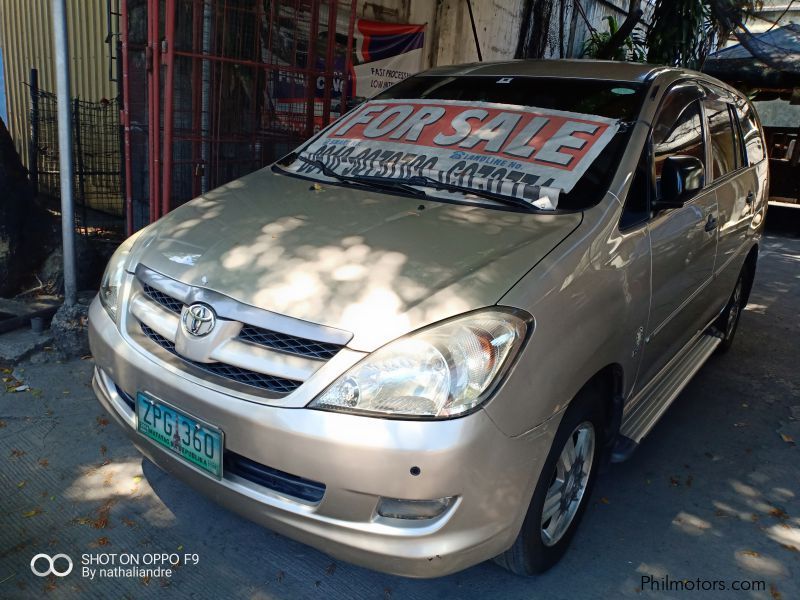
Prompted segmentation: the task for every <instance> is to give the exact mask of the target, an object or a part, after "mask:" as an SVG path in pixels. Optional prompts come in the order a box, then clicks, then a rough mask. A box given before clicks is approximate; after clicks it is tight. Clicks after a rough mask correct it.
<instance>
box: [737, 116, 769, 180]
mask: <svg viewBox="0 0 800 600" xmlns="http://www.w3.org/2000/svg"><path fill="white" fill-rule="evenodd" d="M736 112H737V113H738V115H739V124H740V125H741V126H742V137H743V138H744V147H745V150H746V151H747V162H749V163H750V164H751V165H752V164H755V163H757V162H761V161H762V160H764V142H763V140H762V139H761V131H759V129H758V122H757V121H756V115H755V111H754V110H753V107H752V106H750V104H749V103H744V102H743V103H742V104H741V105H739V106H737V107H736Z"/></svg>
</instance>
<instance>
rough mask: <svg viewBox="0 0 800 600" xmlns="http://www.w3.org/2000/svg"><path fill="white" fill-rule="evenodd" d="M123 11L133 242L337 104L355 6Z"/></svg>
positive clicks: (344, 84)
mask: <svg viewBox="0 0 800 600" xmlns="http://www.w3.org/2000/svg"><path fill="white" fill-rule="evenodd" d="M122 4H123V10H122V17H121V24H120V28H121V30H122V61H123V97H124V102H123V116H122V121H123V125H124V131H125V149H126V175H127V177H126V184H127V189H126V200H127V203H128V204H127V205H128V223H129V228H130V229H131V231H133V230H135V229H138V228H139V227H141V226H142V225H144V224H146V223H147V222H152V221H154V220H155V219H157V218H158V217H159V216H161V215H163V214H164V213H166V212H168V211H169V210H171V209H172V208H175V207H176V206H178V205H179V204H181V203H183V202H185V201H187V200H189V199H191V198H193V197H195V196H198V195H200V194H201V193H203V192H205V191H207V190H209V189H213V188H215V187H217V186H219V185H222V184H223V183H226V182H227V181H230V180H232V179H235V178H237V177H240V176H242V175H244V174H246V173H249V172H251V171H253V170H255V169H258V168H260V167H262V166H264V165H267V164H269V163H271V162H272V161H274V160H275V159H277V158H278V157H280V156H281V155H282V154H284V153H286V152H288V151H289V150H290V149H291V148H292V147H293V146H295V145H297V144H298V143H300V142H301V141H302V140H304V139H306V138H308V137H310V136H311V135H312V134H313V133H314V131H315V130H317V129H319V128H320V127H322V126H324V125H326V124H327V123H329V122H330V121H331V119H334V118H336V117H337V116H339V115H340V114H341V112H342V109H343V105H344V104H346V100H345V99H346V98H348V76H347V75H346V74H348V73H350V72H351V68H352V44H353V27H354V21H355V0H127V2H123V3H122ZM145 180H146V181H145ZM145 196H146V199H145V198H144V197H145Z"/></svg>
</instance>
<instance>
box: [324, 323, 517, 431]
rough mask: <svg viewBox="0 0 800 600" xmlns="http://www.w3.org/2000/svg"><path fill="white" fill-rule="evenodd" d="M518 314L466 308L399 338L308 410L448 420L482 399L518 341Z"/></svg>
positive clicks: (488, 392)
mask: <svg viewBox="0 0 800 600" xmlns="http://www.w3.org/2000/svg"><path fill="white" fill-rule="evenodd" d="M529 321H530V319H529V318H527V319H526V318H525V316H524V315H523V313H521V311H515V312H511V311H505V310H502V309H489V310H483V311H478V312H474V313H470V314H468V315H465V316H463V317H458V318H456V319H453V320H450V321H446V322H444V323H442V324H440V325H435V326H433V327H429V328H427V329H423V330H421V331H419V332H417V333H413V334H410V335H408V336H405V337H402V338H399V339H398V340H395V341H394V342H391V343H389V344H387V345H386V346H384V347H383V348H380V349H379V350H377V351H375V352H374V353H372V354H370V355H369V356H367V357H366V358H365V359H364V360H362V361H361V362H360V363H358V364H357V365H355V366H354V367H352V368H351V369H350V370H349V371H348V372H347V373H345V374H344V375H342V376H341V377H340V378H339V379H338V380H337V381H336V382H334V383H333V385H331V386H330V387H329V388H328V389H327V390H325V391H324V392H323V393H322V395H320V396H318V397H317V398H316V399H315V400H314V401H313V402H311V404H309V408H319V409H325V410H338V411H346V412H360V413H374V414H380V415H392V416H410V417H422V418H425V417H427V418H447V417H454V416H457V415H460V414H463V413H466V412H468V411H469V410H471V409H473V408H475V407H476V406H478V405H479V404H480V403H481V402H483V401H484V400H486V398H487V397H488V396H489V394H490V393H491V392H492V389H493V388H494V384H495V383H496V382H497V381H499V380H500V378H501V376H502V375H503V373H505V371H506V369H507V368H508V366H509V365H510V364H511V362H512V360H513V358H514V356H515V355H516V354H517V352H518V351H519V349H520V347H521V346H522V342H523V341H524V339H525V336H526V334H527V330H528V322H529Z"/></svg>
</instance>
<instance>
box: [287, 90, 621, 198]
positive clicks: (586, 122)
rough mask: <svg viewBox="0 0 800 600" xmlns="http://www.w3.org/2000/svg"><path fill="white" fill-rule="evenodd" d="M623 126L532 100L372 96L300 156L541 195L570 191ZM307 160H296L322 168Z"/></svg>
mask: <svg viewBox="0 0 800 600" xmlns="http://www.w3.org/2000/svg"><path fill="white" fill-rule="evenodd" d="M618 129H619V123H618V121H617V120H616V119H609V118H606V117H600V116H596V115H588V114H581V113H574V112H565V111H558V110H553V109H543V108H536V107H529V106H518V105H507V104H495V103H489V102H461V101H452V100H371V101H369V102H366V103H364V104H363V105H361V106H360V107H358V108H357V109H356V110H354V111H353V112H352V113H350V114H348V115H346V116H345V117H343V118H342V119H341V120H340V121H338V122H336V123H334V124H333V125H332V126H331V127H329V128H328V129H327V130H325V131H324V132H323V133H322V134H321V135H320V136H318V137H317V138H315V139H313V140H312V141H311V142H310V143H309V144H308V145H307V146H304V147H303V148H302V150H301V156H303V157H304V158H306V159H307V161H308V160H311V161H320V162H321V163H323V164H324V165H325V166H327V167H329V168H331V169H333V170H334V171H335V172H336V173H338V174H341V175H347V176H379V177H394V178H401V179H402V178H408V177H413V176H415V175H416V176H424V177H431V178H433V179H436V180H437V181H439V182H445V183H451V184H457V185H461V186H467V187H470V188H473V189H476V190H486V191H491V192H495V193H499V194H504V195H507V196H513V197H516V198H519V199H523V200H525V201H527V202H529V203H535V202H536V201H537V200H539V199H540V198H541V197H542V189H543V188H547V189H553V188H555V189H556V190H557V191H556V201H557V195H558V190H560V191H563V192H569V191H570V190H571V189H572V188H573V187H574V186H575V184H576V183H577V181H578V180H579V179H580V178H581V176H582V175H583V174H584V173H585V172H586V170H587V169H588V168H589V166H590V165H591V164H592V162H593V161H594V160H595V159H596V158H597V156H598V155H599V154H600V152H602V150H603V148H605V147H606V145H608V143H609V142H610V141H611V139H612V138H613V137H614V135H615V134H616V132H617V131H618ZM307 161H303V160H297V161H295V162H294V163H293V164H292V165H291V166H290V168H291V169H292V170H293V171H295V172H298V173H319V172H320V170H319V169H318V168H316V167H315V166H314V165H311V164H309V163H308V162H307ZM537 206H538V204H537ZM545 207H546V208H555V203H552V206H545Z"/></svg>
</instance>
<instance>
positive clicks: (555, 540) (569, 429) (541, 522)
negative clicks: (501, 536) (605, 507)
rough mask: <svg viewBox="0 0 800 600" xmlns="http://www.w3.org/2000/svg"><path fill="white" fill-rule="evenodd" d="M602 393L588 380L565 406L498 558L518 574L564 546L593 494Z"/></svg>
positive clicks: (545, 564)
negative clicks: (512, 537)
mask: <svg viewBox="0 0 800 600" xmlns="http://www.w3.org/2000/svg"><path fill="white" fill-rule="evenodd" d="M604 425H605V411H604V405H603V402H602V397H601V396H600V394H598V393H597V391H596V390H595V389H594V387H593V386H587V387H586V388H584V389H583V390H582V391H581V392H579V393H578V395H577V396H576V397H575V399H574V400H573V401H572V403H571V404H570V406H569V408H567V411H566V413H565V414H564V418H563V419H562V421H561V424H560V425H559V428H558V431H557V432H556V435H555V439H554V440H553V445H552V447H551V449H550V453H549V454H548V456H547V460H546V461H545V464H544V467H543V468H542V473H541V475H540V476H539V482H538V483H537V485H536V489H535V491H534V494H533V498H532V499H531V504H530V506H529V508H528V513H527V514H526V516H525V521H524V523H523V525H522V530H521V531H520V533H519V535H518V536H517V539H516V541H515V542H514V545H513V546H511V548H510V549H508V550H507V551H506V552H505V553H503V554H501V555H500V556H498V557H497V558H496V559H495V562H497V563H498V564H499V565H500V566H502V567H504V568H506V569H508V570H509V571H511V572H512V573H516V574H517V575H526V576H527V575H535V574H537V573H542V572H544V571H546V570H547V569H549V568H550V567H552V566H553V565H554V564H555V563H557V562H558V561H559V559H560V558H561V557H562V556H563V554H564V552H566V550H567V547H568V546H569V543H570V540H571V539H572V536H573V535H574V534H575V531H576V529H577V528H578V523H579V522H580V520H581V517H582V516H583V512H584V510H585V509H586V505H587V503H588V499H589V496H590V494H591V490H592V487H593V485H594V480H595V477H596V475H597V468H598V465H599V462H600V460H599V459H600V455H601V450H602V445H603V440H602V432H603V429H604Z"/></svg>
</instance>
